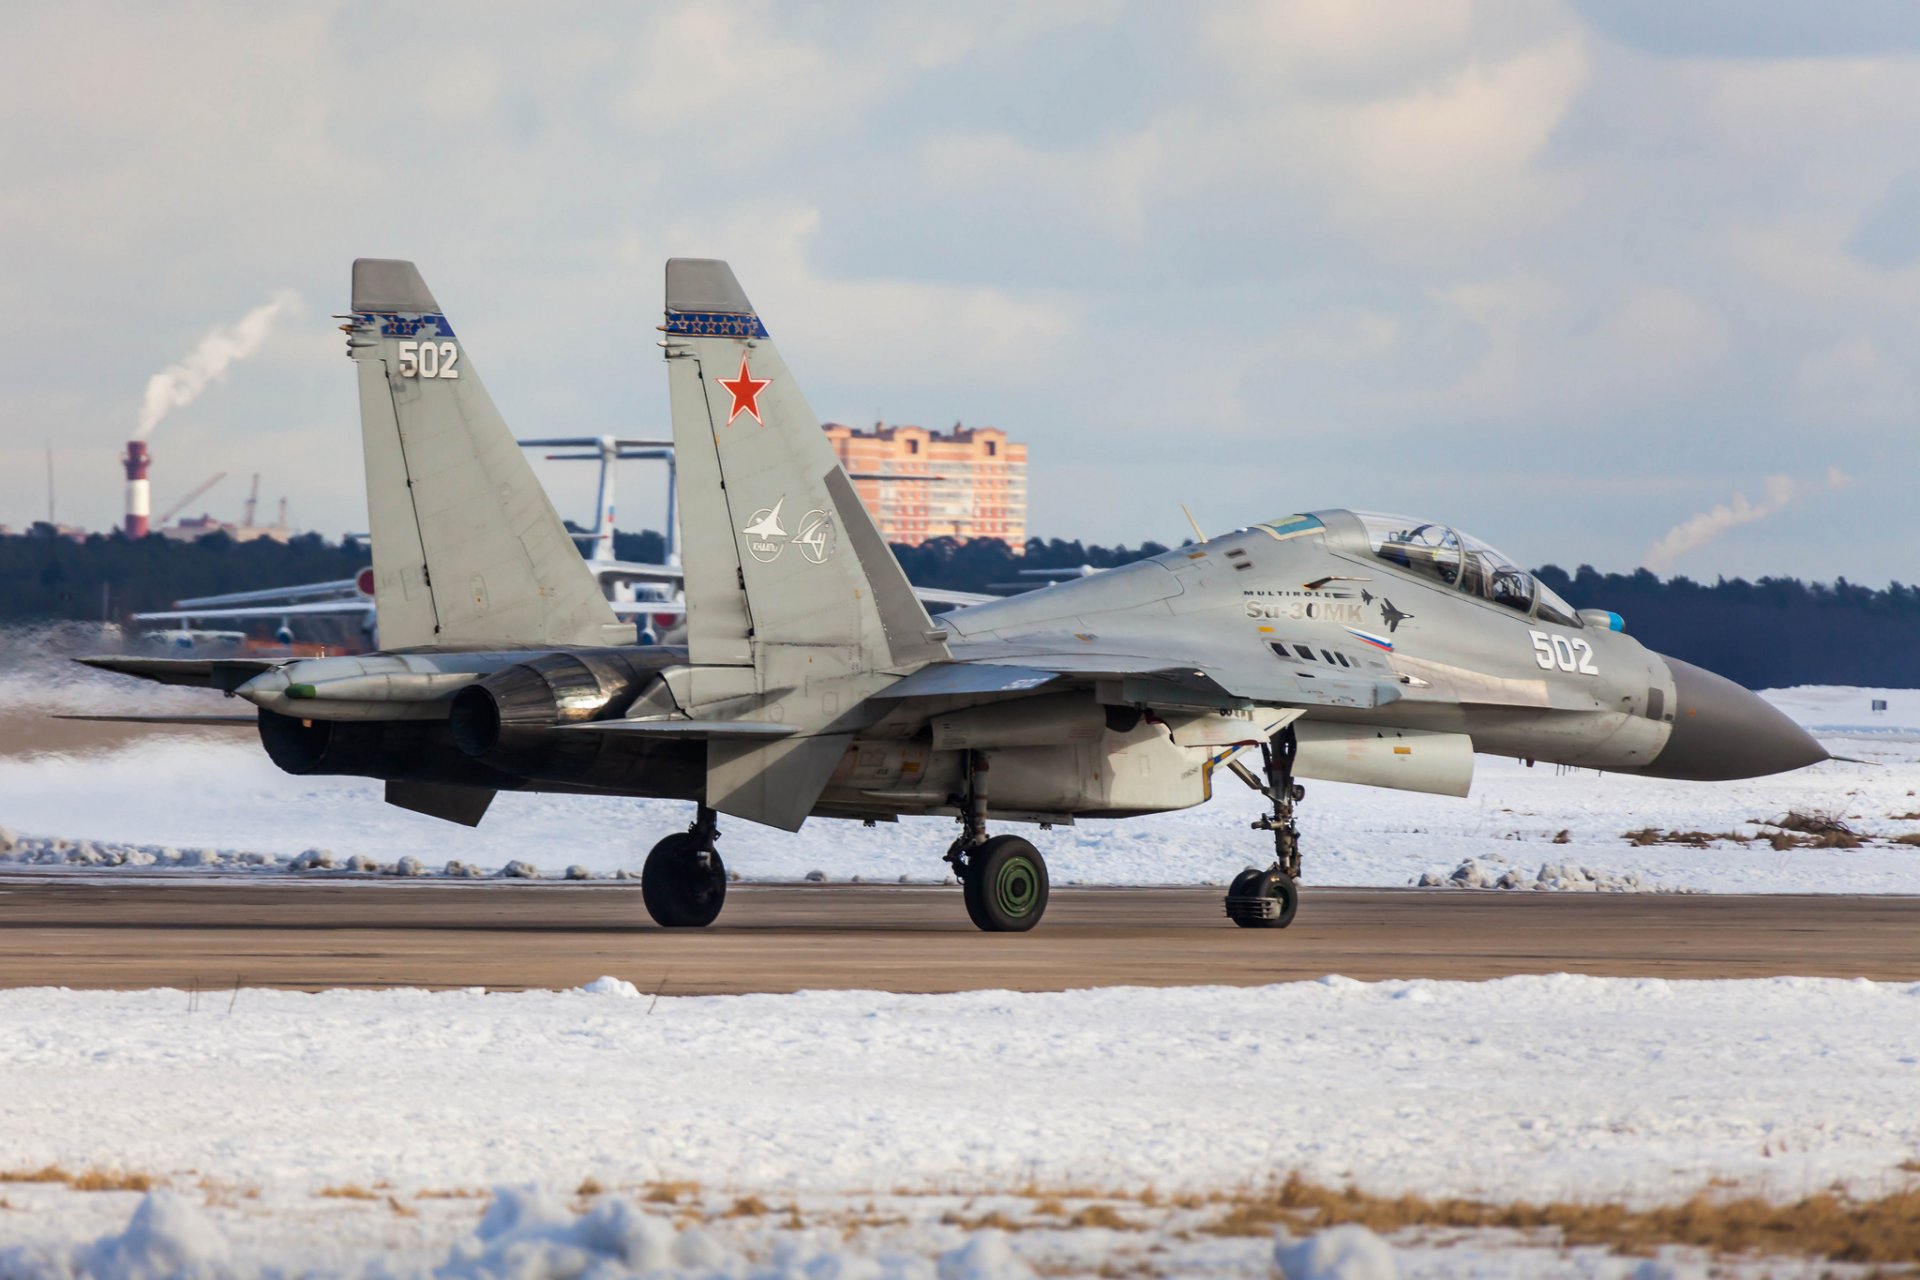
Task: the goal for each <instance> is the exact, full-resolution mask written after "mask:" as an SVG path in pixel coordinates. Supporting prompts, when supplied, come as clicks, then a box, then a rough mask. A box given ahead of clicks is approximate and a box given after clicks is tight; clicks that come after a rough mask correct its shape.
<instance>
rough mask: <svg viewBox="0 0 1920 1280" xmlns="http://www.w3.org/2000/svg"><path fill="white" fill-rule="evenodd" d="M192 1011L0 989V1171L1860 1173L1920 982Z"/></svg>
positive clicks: (305, 1180)
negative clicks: (1261, 1091) (1257, 1086)
mask: <svg viewBox="0 0 1920 1280" xmlns="http://www.w3.org/2000/svg"><path fill="white" fill-rule="evenodd" d="M617 981H618V980H617ZM637 985H638V984H637ZM226 1003H227V1002H221V1005H222V1006H224V1005H225V1004H226ZM188 1009H189V1002H188V999H187V997H186V996H185V995H184V994H183V993H179V992H170V991H135V992H73V991H59V990H46V989H41V990H20V991H6V992H0V1026H5V1027H7V1029H8V1034H7V1035H6V1036H4V1037H0V1079H4V1080H5V1081H6V1082H7V1088H6V1097H5V1100H4V1102H0V1107H3V1108H4V1116H5V1122H4V1124H0V1168H4V1167H12V1168H38V1167H40V1166H41V1165H44V1164H58V1165H61V1166H63V1167H65V1168H69V1169H84V1168H89V1167H95V1166H100V1165H112V1166H115V1167H119V1168H125V1169H133V1170H139V1171H144V1172H147V1173H150V1174H152V1175H154V1176H156V1177H163V1176H169V1175H172V1174H174V1173H177V1172H178V1171H182V1170H188V1169H191V1170H195V1171H197V1175H196V1176H206V1177H210V1178H213V1179H215V1180H217V1181H221V1182H224V1183H227V1184H231V1185H249V1186H259V1187H261V1188H263V1190H265V1191H274V1190H275V1189H278V1190H279V1191H280V1192H284V1193H286V1194H298V1195H302V1196H305V1195H310V1194H312V1193H313V1192H314V1191H315V1190H317V1189H318V1188H320V1187H323V1186H327V1185H333V1184H357V1185H361V1186H379V1185H381V1184H383V1183H385V1184H389V1185H391V1186H393V1187H394V1188H396V1189H397V1191H398V1193H399V1194H402V1195H404V1194H406V1193H407V1191H408V1189H410V1188H412V1189H418V1188H436V1187H437V1188H447V1187H468V1188H477V1187H486V1186H492V1185H498V1184H501V1183H527V1182H532V1183H537V1184H539V1185H542V1186H547V1187H563V1188H571V1187H573V1186H575V1185H576V1184H578V1183H579V1182H580V1180H581V1179H582V1177H584V1176H586V1175H588V1174H591V1175H592V1176H593V1177H595V1178H596V1179H597V1180H598V1181H600V1182H601V1183H602V1184H603V1185H607V1186H616V1185H639V1184H643V1183H649V1182H653V1181H657V1180H667V1179H686V1180H691V1181H695V1182H701V1183H704V1184H707V1185H713V1184H715V1183H716V1182H717V1183H720V1184H722V1185H728V1186H731V1187H735V1188H739V1189H740V1190H741V1191H742V1192H745V1191H755V1192H759V1193H764V1194H789V1193H794V1192H803V1191H804V1192H819V1193H823V1194H827V1193H831V1194H861V1193H867V1192H873V1191H876V1190H877V1191H886V1190H889V1189H893V1188H908V1189H913V1190H975V1189H978V1190H987V1189H1004V1188H1008V1187H1016V1186H1023V1185H1028V1184H1035V1183H1037V1184H1040V1185H1043V1186H1054V1187H1069V1186H1092V1187H1111V1188H1139V1187H1144V1186H1149V1185H1151V1186H1156V1187H1158V1188H1160V1189H1161V1190H1163V1191H1169V1190H1182V1189H1194V1190H1217V1189H1223V1188H1236V1187H1244V1186H1258V1185H1261V1184H1264V1183H1265V1182H1267V1181H1268V1180H1270V1179H1275V1178H1279V1177H1282V1176H1284V1175H1285V1174H1286V1173H1288V1172H1289V1171H1293V1170H1299V1171H1300V1172H1302V1173H1303V1174H1305V1175H1306V1176H1308V1177H1311V1178H1314V1179H1316V1180H1318V1181H1321V1182H1326V1183H1330V1184H1335V1185H1338V1184H1342V1183H1345V1182H1347V1181H1349V1180H1353V1181H1357V1182H1358V1183H1359V1184H1361V1185H1363V1186H1365V1187H1367V1188H1368V1189H1370V1190H1375V1191H1379V1192H1382V1193H1395V1192H1399V1191H1419V1192H1421V1193H1424V1194H1427V1195H1433V1196H1439V1195H1453V1194H1460V1195H1478V1196H1483V1197H1487V1198H1494V1199H1508V1198H1530V1199H1543V1198H1552V1197H1583V1196H1603V1197H1614V1196H1620V1195H1628V1196H1633V1197H1636V1198H1641V1199H1646V1198H1655V1199H1668V1198H1672V1197H1674V1196H1683V1195H1686V1194H1690V1193H1692V1192H1693V1191H1696V1190H1698V1189H1699V1188H1700V1187H1702V1186H1704V1185H1705V1184H1706V1183H1707V1182H1708V1181H1709V1180H1710V1179H1713V1178H1727V1179H1732V1180H1735V1181H1736V1182H1739V1183H1741V1184H1743V1185H1748V1186H1751V1187H1752V1188H1753V1189H1755V1190H1758V1191H1760V1192H1763V1193H1768V1194H1773V1193H1778V1194H1783V1195H1790V1194H1798V1193H1800V1192H1802V1191H1804V1189H1805V1188H1808V1187H1818V1186H1825V1185H1828V1184H1830V1183H1833V1182H1835V1181H1836V1180H1839V1181H1848V1182H1855V1181H1857V1182H1860V1183H1861V1184H1862V1185H1864V1186H1866V1187H1868V1188H1878V1187H1880V1186H1881V1185H1882V1180H1883V1179H1884V1178H1885V1177H1887V1176H1890V1171H1891V1170H1893V1169H1895V1168H1896V1167H1897V1166H1898V1165H1899V1164H1900V1162H1901V1161H1903V1160H1910V1159H1911V1158H1912V1157H1913V1154H1914V1152H1915V1151H1920V1048H1917V1047H1916V1046H1920V985H1914V986H1901V985H1892V984H1876V983H1869V982H1844V981H1836V980H1816V979H1791V978H1781V979H1770V980H1765V981H1721V982H1666V981H1655V980H1626V979H1603V978H1589V977H1578V976H1568V975H1560V976H1554V977H1522V978H1508V979H1504V980H1500V981H1496V982H1487V983H1446V982H1428V981H1415V982H1383V983H1360V982H1354V981H1351V980H1348V979H1343V978H1330V979H1326V980H1324V981H1321V982H1311V983H1291V984H1285V985H1279V986H1272V987H1265V988H1257V989H1251V990H1247V989H1230V988H1186V989H1180V988H1174V989H1165V990H1141V989H1124V988H1123V989H1107V990H1097V991H1077V992H1062V993H1049V994H1019V993H1009V992H970V993H964V994H958V995H941V996H910V995H892V994H885V993H874V992H857V991H854V992H808V993H800V994H796V995H786V996H734V997H674V996H663V997H661V998H660V999H659V1000H658V1001H657V1002H655V1001H651V1000H647V1001H640V1000H627V999H594V998H588V997H586V996H583V995H582V994H580V993H578V992H537V993H524V994H494V995H489V994H483V993H475V992H443V993H427V992H416V991H394V992H352V991H337V992H327V993H324V994H320V995H304V994H298V993H286V992H271V991H258V990H251V989H249V990H243V991H241V992H240V993H239V995H238V997H237V998H236V1000H235V1001H233V1002H232V1012H231V1013H230V1014H229V1013H226V1012H225V1011H224V1008H223V1009H222V1010H221V1011H220V1012H217V1013H208V1012H204V1011H203V1012H199V1013H189V1012H188ZM649 1010H651V1012H649ZM292 1079H297V1080H298V1082H299V1085H298V1088H297V1089H290V1088H289V1085H288V1081H289V1080H292ZM1275 1079H1283V1080H1284V1081H1285V1089H1284V1091H1283V1100H1282V1102H1281V1104H1279V1112H1278V1118H1277V1120H1276V1122H1275V1123H1271V1124H1249V1123H1248V1122H1247V1102H1246V1098H1247V1093H1246V1089H1247V1087H1249V1086H1248V1082H1257V1081H1263V1080H1275ZM209 1081H217V1082H218V1086H217V1087H214V1088H209V1087H208V1082H209ZM376 1082H377V1087H376ZM1016 1083H1017V1087H1014V1086H1015V1085H1016ZM1170 1099H1177V1100H1178V1102H1177V1104H1170V1103H1169V1100H1170Z"/></svg>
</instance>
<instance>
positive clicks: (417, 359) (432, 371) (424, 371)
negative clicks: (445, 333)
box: [395, 342, 460, 378]
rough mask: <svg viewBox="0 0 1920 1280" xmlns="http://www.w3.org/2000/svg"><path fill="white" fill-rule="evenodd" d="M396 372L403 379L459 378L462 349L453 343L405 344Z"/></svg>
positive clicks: (402, 344)
mask: <svg viewBox="0 0 1920 1280" xmlns="http://www.w3.org/2000/svg"><path fill="white" fill-rule="evenodd" d="M395 372H396V373H398V374H399V375H400V376H401V377H403V378H457V377H459V376H460V348H459V347H456V346H454V345H453V344H452V343H451V342H403V343H401V344H400V367H399V368H398V369H397V370H395Z"/></svg>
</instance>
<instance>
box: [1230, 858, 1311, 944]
mask: <svg viewBox="0 0 1920 1280" xmlns="http://www.w3.org/2000/svg"><path fill="white" fill-rule="evenodd" d="M1275 900H1277V901H1278V903H1279V907H1278V909H1277V910H1276V909H1275V908H1273V907H1269V906H1267V905H1266V904H1267V903H1268V902H1269V901H1275ZM1299 909H1300V886H1299V885H1297V884H1295V883H1294V882H1293V877H1292V876H1289V875H1288V874H1286V872H1284V871H1278V870H1268V871H1256V870H1254V869H1253V868H1251V867H1249V868H1247V870H1245V871H1242V872H1241V873H1240V874H1239V875H1237V876H1235V877H1234V878H1233V884H1232V885H1231V886H1229V887H1228V889H1227V918H1228V919H1230V920H1232V921H1233V922H1234V923H1235V924H1237V925H1239V926H1240V927H1241V928H1242V929H1284V928H1286V927H1287V926H1288V925H1290V924H1292V923H1293V913H1294V912H1296V911H1298V910H1299Z"/></svg>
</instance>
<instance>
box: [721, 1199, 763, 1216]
mask: <svg viewBox="0 0 1920 1280" xmlns="http://www.w3.org/2000/svg"><path fill="white" fill-rule="evenodd" d="M772 1212H773V1210H771V1209H769V1208H767V1202H766V1201H765V1200H762V1199H761V1198H760V1197H759V1196H741V1197H739V1198H738V1199H736V1200H735V1201H734V1202H733V1203H732V1204H731V1205H729V1206H728V1207H727V1210H726V1212H724V1213H722V1214H721V1215H720V1216H721V1217H723V1218H764V1217H766V1216H767V1215H768V1214H769V1213H772Z"/></svg>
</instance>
